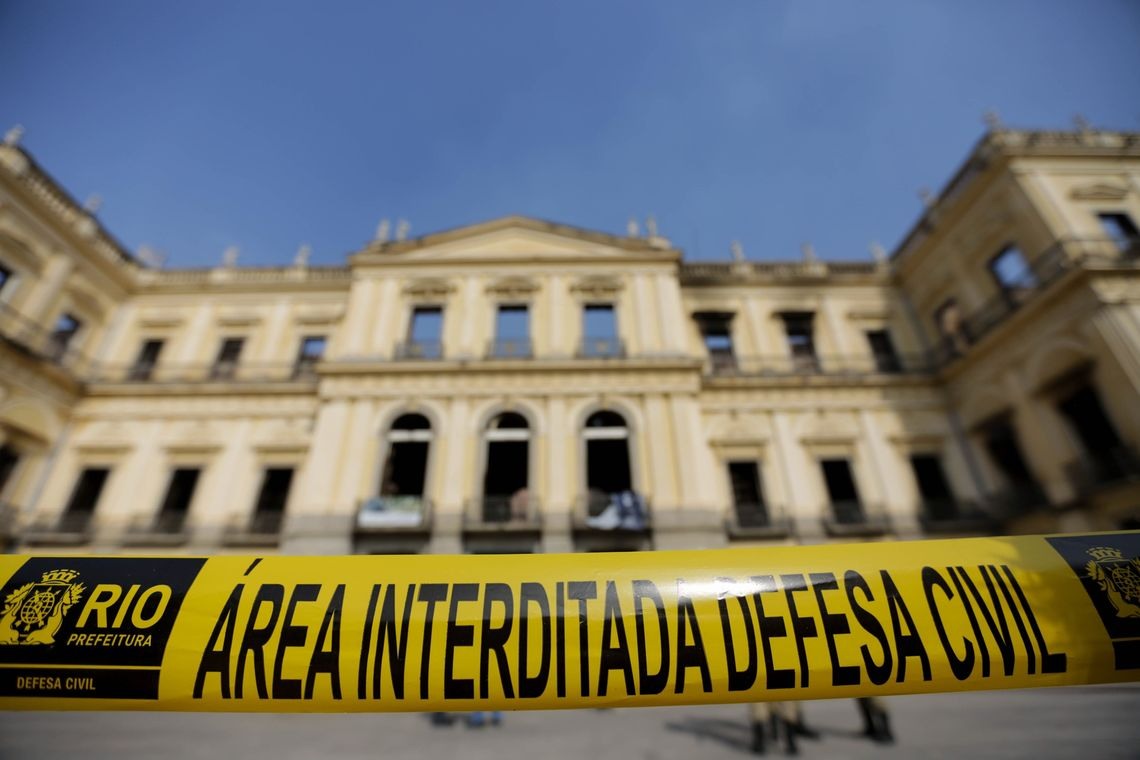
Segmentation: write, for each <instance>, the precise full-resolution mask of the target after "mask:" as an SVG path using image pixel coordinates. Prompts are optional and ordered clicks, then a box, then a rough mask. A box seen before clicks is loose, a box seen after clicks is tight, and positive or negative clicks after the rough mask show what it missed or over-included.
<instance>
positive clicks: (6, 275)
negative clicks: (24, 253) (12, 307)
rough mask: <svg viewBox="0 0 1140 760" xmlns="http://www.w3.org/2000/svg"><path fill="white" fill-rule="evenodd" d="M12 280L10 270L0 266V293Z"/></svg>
mask: <svg viewBox="0 0 1140 760" xmlns="http://www.w3.org/2000/svg"><path fill="white" fill-rule="evenodd" d="M11 280H12V270H11V269H9V268H8V267H6V266H4V265H3V264H0V292H3V291H4V286H5V285H7V284H8V283H9V282H10V281H11Z"/></svg>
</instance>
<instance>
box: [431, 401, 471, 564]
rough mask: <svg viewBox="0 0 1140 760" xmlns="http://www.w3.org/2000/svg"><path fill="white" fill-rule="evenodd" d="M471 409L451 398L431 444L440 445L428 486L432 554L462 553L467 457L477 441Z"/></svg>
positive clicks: (433, 462)
mask: <svg viewBox="0 0 1140 760" xmlns="http://www.w3.org/2000/svg"><path fill="white" fill-rule="evenodd" d="M470 406H471V404H470V402H469V401H468V400H467V399H466V398H463V397H460V398H453V399H452V400H451V404H450V405H449V407H448V413H447V421H446V423H445V425H444V426H443V430H441V431H439V432H438V433H437V434H436V440H435V441H433V445H438V444H442V445H441V446H440V448H439V449H438V450H437V451H436V453H435V454H434V456H433V461H432V463H431V473H430V477H431V482H430V483H429V484H428V493H429V494H430V495H431V497H432V505H433V513H432V514H433V516H432V531H431V544H430V549H429V550H430V552H431V553H432V554H457V553H459V552H461V551H462V550H463V545H462V541H461V531H462V527H463V507H464V502H465V500H466V497H467V496H468V495H469V494H468V490H469V488H468V486H469V484H470V483H471V482H473V478H472V477H471V472H470V466H469V464H468V462H469V456H468V455H469V454H470V451H471V447H472V446H474V445H476V443H475V442H476V440H477V439H476V437H475V436H473V435H472V431H471V429H470V427H471V425H470V423H469V420H468V417H469V414H470Z"/></svg>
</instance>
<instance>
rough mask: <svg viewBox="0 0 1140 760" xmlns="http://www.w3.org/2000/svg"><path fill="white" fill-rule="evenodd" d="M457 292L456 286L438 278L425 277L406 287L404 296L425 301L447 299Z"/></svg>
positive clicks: (409, 283) (413, 281)
mask: <svg viewBox="0 0 1140 760" xmlns="http://www.w3.org/2000/svg"><path fill="white" fill-rule="evenodd" d="M455 290H456V288H455V284H454V283H452V282H449V281H448V280H444V279H441V278H438V277H424V278H420V279H417V280H411V281H410V282H408V283H407V284H406V285H404V295H406V296H408V297H409V298H415V299H418V300H424V299H429V298H438V299H446V298H447V297H448V296H450V295H451V294H452V293H454V292H455Z"/></svg>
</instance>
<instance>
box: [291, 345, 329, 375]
mask: <svg viewBox="0 0 1140 760" xmlns="http://www.w3.org/2000/svg"><path fill="white" fill-rule="evenodd" d="M324 354H325V336H323V335H308V336H306V337H304V338H301V347H300V348H299V349H298V350H297V363H296V364H295V365H294V366H293V376H294V377H311V376H312V375H313V371H314V368H315V367H316V365H317V362H319V361H320V360H321V357H322V356H324Z"/></svg>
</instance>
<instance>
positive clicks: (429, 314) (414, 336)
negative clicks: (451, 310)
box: [403, 306, 443, 359]
mask: <svg viewBox="0 0 1140 760" xmlns="http://www.w3.org/2000/svg"><path fill="white" fill-rule="evenodd" d="M403 356H404V357H405V358H408V359H439V358H440V357H441V356H443V307H441V306H417V307H415V308H414V309H412V319H411V322H409V324H408V342H407V344H406V345H405V346H404V351H403Z"/></svg>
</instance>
